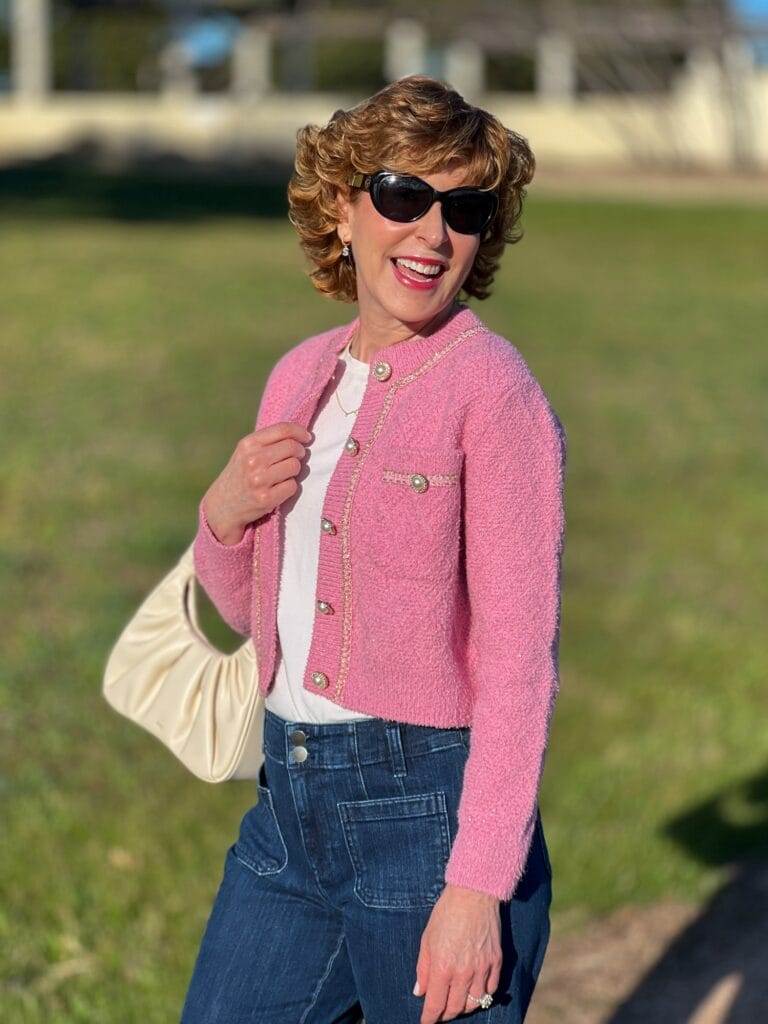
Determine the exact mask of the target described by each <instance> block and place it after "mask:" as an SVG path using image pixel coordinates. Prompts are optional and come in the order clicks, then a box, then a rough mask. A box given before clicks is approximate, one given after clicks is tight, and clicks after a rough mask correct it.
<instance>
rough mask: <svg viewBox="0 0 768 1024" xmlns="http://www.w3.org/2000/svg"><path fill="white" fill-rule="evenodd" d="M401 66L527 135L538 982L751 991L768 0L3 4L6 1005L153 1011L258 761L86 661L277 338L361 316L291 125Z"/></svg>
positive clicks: (761, 956) (653, 991)
mask: <svg viewBox="0 0 768 1024" xmlns="http://www.w3.org/2000/svg"><path fill="white" fill-rule="evenodd" d="M415 72H424V73H427V74H431V75H433V76H435V77H439V78H441V79H443V80H445V81H447V82H449V83H450V84H451V85H452V86H453V87H455V88H457V89H458V90H459V91H460V92H461V93H462V94H463V95H465V96H466V97H467V99H469V100H470V101H472V102H475V103H478V104H479V105H481V106H484V107H486V108H487V109H489V110H491V111H492V112H493V113H495V114H496V115H497V116H498V117H500V118H501V120H502V121H503V122H504V123H505V124H506V125H507V126H508V127H510V128H513V129H514V130H516V131H518V132H520V133H521V134H523V135H524V136H525V137H526V138H527V139H528V140H529V142H530V144H531V146H532V148H533V150H534V153H535V154H536V158H537V173H536V177H535V179H534V182H533V183H532V185H531V186H530V188H529V190H528V193H529V194H528V198H527V200H526V206H525V212H524V215H523V226H524V229H525V235H524V238H523V240H522V242H521V243H520V244H518V245H516V246H514V247H512V248H511V249H510V250H509V252H508V253H507V254H506V255H505V258H504V261H503V264H502V268H501V271H500V273H499V275H498V277H497V280H496V283H495V286H494V293H493V295H492V297H491V298H490V299H489V300H488V301H486V302H484V303H478V302H473V303H472V305H473V307H474V308H475V309H476V311H477V312H478V313H479V315H481V316H482V317H483V318H484V319H485V320H486V322H487V323H488V324H489V326H491V327H492V328H493V329H494V330H498V331H499V332H500V333H502V334H503V335H505V336H506V337H507V338H509V339H510V340H511V341H512V342H513V343H514V344H515V345H516V346H517V347H518V349H519V350H520V351H521V352H522V354H523V356H524V357H525V359H526V360H527V361H528V363H529V365H530V366H531V368H532V369H533V371H534V373H535V374H536V376H537V378H538V379H539V381H540V382H541V384H542V386H543V387H544V389H545V391H546V392H547V394H548V396H549V398H550V400H551V402H552V405H553V406H554V408H555V410H556V411H557V413H558V415H559V417H560V418H561V420H562V421H563V423H564V424H565V427H566V430H567V432H568V438H569V453H568V473H567V482H566V502H567V517H568V532H567V538H566V550H565V556H564V564H563V620H562V629H563V632H562V638H561V676H562V679H561V694H560V699H559V702H558V707H557V711H556V714H555V719H554V723H553V730H552V737H551V742H550V747H549V751H548V756H547V764H546V769H545V775H544V783H543V787H542V793H541V806H542V817H543V820H544V824H545V829H546V832H547V837H548V840H549V844H550V853H551V859H552V862H553V868H554V874H555V878H554V893H555V900H554V905H553V934H552V941H551V943H550V948H549V953H548V956H547V959H546V961H545V966H544V970H543V973H542V976H541V980H540V983H539V987H538V989H537V992H536V994H535V998H534V1003H533V1007H532V1009H531V1012H530V1015H529V1018H528V1019H529V1020H530V1021H532V1024H554V1022H562V1024H597V1022H604V1024H630V1022H635V1021H637V1022H640V1021H642V1022H644V1024H647V1022H651V1021H652V1022H654V1024H656V1022H658V1024H667V1022H669V1024H721V1022H728V1024H760V1022H763V1021H765V1020H767V1019H768V1011H767V1010H766V1007H768V967H766V957H765V949H766V946H767V945H768V730H766V726H765V710H766V703H767V702H766V697H767V696H768V684H767V682H766V676H767V675H768V651H767V650H766V644H765V618H766V614H765V613H766V598H767V597H768V593H767V591H768V582H767V581H768V572H766V569H768V564H767V563H768V557H767V552H766V544H765V540H764V536H765V523H766V514H767V513H768V497H767V495H766V487H765V465H766V455H767V454H768V401H766V397H767V395H768V391H767V388H768V346H767V345H766V340H768V339H766V313H768V299H767V298H766V285H765V282H766V276H767V275H766V271H768V0H731V2H726V0H722V2H708V0H707V2H693V0H690V2H674V0H667V2H661V0H659V2H655V3H654V2H640V0H638V2H635V3H624V2H617V3H611V4H608V3H605V4H593V3H589V2H587V0H583V2H579V3H575V2H571V3H566V2H563V3H535V4H534V3H518V2H512V0H509V2H506V3H497V4H492V3H484V2H482V0H478V2H475V3H473V4H471V5H468V4H466V3H455V2H452V0H443V2H434V0H432V2H430V0H424V2H422V3H420V4H418V5H414V4H411V3H409V4H406V3H399V2H389V3H375V2H372V0H371V2H358V3H355V4H351V3H335V2H322V3H321V2H309V0H304V2H300V0H294V2H279V0H272V2H268V0H265V2H262V3H259V2H250V0H240V2H235V0H232V2H229V3H225V2H221V3H216V2H209V3H193V2H188V0H185V2H182V0H165V2H161V0H154V2H152V0H144V2H129V0H111V2H109V0H0V437H2V455H3V457H2V460H1V461H0V609H1V611H2V615H0V1019H1V1020H2V1021H3V1022H4V1024H5V1022H8V1024H22V1022H23V1024H38V1022H40V1024H42V1022H46V1024H53V1022H55V1024H64V1022H66V1024H70V1022H73V1024H74V1022H78V1024H86V1022H87V1024H90V1022H94V1024H95V1022H99V1024H104V1022H110V1024H112V1022H114V1024H123V1022H125V1024H128V1022H131V1024H132V1022H138V1021H141V1022H142V1024H161V1022H162V1024H165V1022H168V1021H172V1020H176V1019H178V1015H179V1012H180V1007H181V1002H182V999H183V996H184V993H185V991H186V985H187V983H188V980H189V976H190V974H191V970H192V966H193V960H194V956H195V955H196V952H197V948H198V944H199V940H200V937H201V934H202V929H203V927H204V925H205V921H206V919H207V915H208V913H209V910H210V905H211V902H212V900H213V897H214V895H215V891H216V888H217V886H218V882H219V879H220V874H221V870H222V868H223V862H224V856H225V853H226V850H227V848H228V846H229V845H230V843H231V842H233V841H234V838H235V836H236V832H237V827H238V825H239V821H240V818H241V816H242V814H243V813H244V812H245V810H246V809H247V808H248V807H249V806H250V805H251V803H252V802H253V799H254V796H253V792H252V786H251V785H250V784H249V783H242V782H239V783H230V784H229V785H227V786H220V787H206V786H205V785H204V784H203V783H201V782H198V781H197V780H195V779H194V778H193V777H192V776H191V775H188V774H187V773H186V772H185V770H184V769H183V768H182V767H181V766H180V765H179V764H178V763H177V762H176V761H175V760H174V759H173V758H172V757H171V755H170V754H168V753H167V752H166V751H165V749H164V748H162V747H161V746H160V745H159V744H158V743H157V742H156V741H155V740H153V739H152V738H151V737H150V736H148V735H146V734H144V733H142V732H141V731H140V730H139V729H138V728H136V727H135V726H132V725H131V724H130V723H128V722H126V721H125V720H122V719H119V718H118V716H117V715H116V714H115V713H114V712H112V710H111V709H110V708H109V707H108V706H107V704H106V702H105V701H104V700H103V698H102V697H101V692H100V688H101V679H102V673H103V669H104V665H105V661H106V657H107V654H108V651H109V649H110V647H111V645H112V644H113V643H114V641H115V640H116V638H117V636H118V634H119V632H120V630H121V629H122V627H123V626H124V624H125V623H126V622H127V620H128V618H129V617H130V615H131V614H132V613H133V611H134V610H135V608H136V607H137V606H138V604H139V603H140V601H141V600H142V599H143V598H144V596H145V595H146V594H147V592H148V591H149V590H150V588H151V587H152V586H154V584H155V583H156V582H157V581H158V580H159V579H160V577H161V575H163V574H164V573H165V572H167V571H168V570H169V569H170V568H171V566H172V565H173V564H174V563H175V561H176V559H177V558H178V557H179V556H180V554H181V552H182V551H183V550H184V548H186V547H187V545H188V544H189V543H190V542H191V540H192V537H193V536H194V531H195V528H196V514H197V504H198V502H199V500H200V497H201V496H202V494H203V492H204V491H205V490H206V489H207V487H208V486H209V484H210V483H211V481H212V480H213V479H214V478H215V476H217V475H218V473H219V472H220V471H221V469H222V468H223V466H224V465H225V463H226V461H227V460H228V458H229V456H230V455H231V452H232V450H233V448H234V445H235V443H236V442H237V440H238V439H239V438H240V437H241V436H242V435H243V434H245V433H247V432H248V431H249V430H251V429H252V427H253V422H254V419H255V415H256V409H257V407H258V401H259V398H260V394H261V389H262V387H263V383H264V381H265V379H266V375H267V373H268V371H269V370H270V369H271V367H272V365H273V364H274V362H275V360H276V359H277V358H278V357H279V356H280V355H281V354H282V353H283V352H285V351H286V350H287V349H288V348H290V347H292V346H293V345H295V344H296V343H297V342H299V341H300V340H302V339H303V338H305V337H307V336H308V335H310V334H313V333H317V332H319V331H321V330H323V329H325V328H326V327H330V326H333V325H335V324H341V323H344V322H348V321H349V320H350V319H352V317H353V316H354V315H355V312H356V310H355V308H354V307H351V306H342V305H339V304H337V303H334V302H331V301H328V300H324V299H322V298H321V297H319V296H318V295H316V294H315V293H314V291H313V289H312V287H311V285H310V283H309V281H308V280H307V278H306V274H307V270H308V269H309V268H308V266H307V264H306V263H305V261H304V260H303V258H302V256H301V253H300V250H299V248H298V244H297V240H296V237H295V234H294V232H293V229H292V228H291V226H290V224H289V222H288V220H287V204H286V196H285V190H286V185H287V181H288V177H289V175H290V173H291V169H292V160H293V148H294V142H295V133H296V131H297V129H298V128H299V127H301V126H302V125H304V124H306V123H309V122H312V123H324V122H326V121H327V120H328V118H329V117H330V116H331V114H332V113H333V112H334V110H336V109H337V108H338V107H342V106H343V107H348V106H351V105H353V104H354V103H356V102H358V101H359V100H361V99H363V98H365V97H366V96H368V95H370V94H371V93H372V92H374V91H375V90H376V89H378V88H380V87H381V86H383V85H384V84H386V83H387V82H389V81H393V80H395V79H397V78H399V77H401V76H404V75H407V74H410V73H415ZM199 596H200V601H201V605H202V608H203V620H204V623H205V626H206V631H207V632H208V634H209V636H210V637H211V638H212V640H213V641H214V642H215V643H217V644H218V645H219V646H220V647H221V649H222V650H234V649H235V648H236V647H237V646H239V643H240V642H241V638H239V637H237V636H235V635H234V634H232V633H230V632H229V630H228V629H227V627H226V626H225V625H224V624H223V623H222V622H221V621H220V620H219V619H218V617H217V615H216V614H215V611H214V610H213V608H212V607H211V606H210V604H209V603H208V602H207V599H206V598H205V596H204V595H203V594H202V592H200V591H199ZM287 952H288V951H287Z"/></svg>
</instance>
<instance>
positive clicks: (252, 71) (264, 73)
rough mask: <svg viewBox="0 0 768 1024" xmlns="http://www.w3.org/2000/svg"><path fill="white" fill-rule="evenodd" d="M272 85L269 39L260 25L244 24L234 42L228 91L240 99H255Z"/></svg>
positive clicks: (270, 39) (270, 42) (270, 41)
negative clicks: (230, 90) (230, 86)
mask: <svg viewBox="0 0 768 1024" xmlns="http://www.w3.org/2000/svg"><path fill="white" fill-rule="evenodd" d="M271 88H272V38H271V36H270V33H269V32H267V31H266V30H265V29H263V28H262V27H261V26H260V25H246V26H245V27H244V29H243V31H242V32H241V33H240V35H239V36H238V37H237V41H236V42H235V50H234V54H233V57H232V91H233V92H234V93H235V95H236V96H237V97H238V98H240V99H246V100H247V99H250V98H258V97H259V96H263V95H264V94H265V93H267V92H269V91H270V90H271Z"/></svg>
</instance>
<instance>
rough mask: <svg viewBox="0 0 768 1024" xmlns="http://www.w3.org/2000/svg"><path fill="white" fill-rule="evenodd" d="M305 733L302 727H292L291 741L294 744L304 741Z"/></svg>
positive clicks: (305, 738)
mask: <svg viewBox="0 0 768 1024" xmlns="http://www.w3.org/2000/svg"><path fill="white" fill-rule="evenodd" d="M306 740H307V734H306V733H305V732H304V730H303V729H294V730H293V732H292V733H291V741H292V742H293V743H295V744H297V745H298V744H300V743H306Z"/></svg>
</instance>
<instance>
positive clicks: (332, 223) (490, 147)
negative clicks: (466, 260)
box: [288, 75, 536, 302]
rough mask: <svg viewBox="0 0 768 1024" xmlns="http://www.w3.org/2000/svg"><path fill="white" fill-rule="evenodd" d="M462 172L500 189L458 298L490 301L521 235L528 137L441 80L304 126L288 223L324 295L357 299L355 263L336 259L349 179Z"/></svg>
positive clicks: (408, 84) (398, 86)
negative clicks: (453, 168) (508, 251)
mask: <svg viewBox="0 0 768 1024" xmlns="http://www.w3.org/2000/svg"><path fill="white" fill-rule="evenodd" d="M455 163H460V164H461V166H466V168H467V173H466V175H465V178H464V180H465V181H466V182H467V183H469V184H473V185H478V186H479V187H481V188H490V189H495V190H497V191H498V194H499V208H498V210H497V213H496V215H495V217H494V218H493V220H492V221H491V223H490V224H489V225H488V227H487V228H486V229H485V231H484V232H483V235H482V237H481V239H480V247H479V249H478V251H477V255H476V257H475V261H474V263H473V265H472V269H471V270H470V272H469V274H468V275H467V277H466V278H465V280H464V283H463V285H462V288H461V291H460V293H459V298H464V297H465V296H466V297H469V296H474V297H475V298H477V299H486V298H488V296H489V295H490V286H491V284H492V282H493V278H494V275H495V273H496V271H497V270H498V267H499V263H500V261H501V255H502V253H503V251H504V246H505V245H508V244H514V243H515V242H518V241H519V240H520V239H521V238H522V235H523V232H522V229H521V228H519V226H518V221H519V219H520V215H521V213H522V205H523V199H524V198H525V195H526V190H525V186H526V185H527V184H529V182H530V181H531V180H532V178H533V172H534V169H535V166H536V163H535V160H534V156H533V153H532V152H531V149H530V147H529V145H528V142H527V140H526V139H524V138H523V137H522V136H521V135H518V134H517V133H516V132H513V131H511V130H510V129H508V128H505V127H504V125H503V124H502V123H501V122H500V121H499V120H498V118H496V117H494V116H493V115H492V114H490V113H488V111H487V110H483V109H482V108H481V107H475V106H472V105H471V104H470V103H468V102H467V101H466V100H465V99H464V98H463V97H462V96H461V95H460V94H459V93H458V92H456V91H455V90H454V89H452V88H451V86H450V85H449V84H448V83H447V82H443V81H441V80H439V79H435V78H430V77H429V76H427V75H407V76H406V77H404V78H399V79H397V81H395V82H392V83H391V84H390V85H387V86H385V87H384V88H383V89H380V90H379V91H378V92H376V93H374V94H373V96H371V97H370V98H368V99H366V100H364V101H363V102H361V103H358V104H357V105H356V106H354V107H352V108H351V109H350V110H337V111H336V113H335V114H334V115H333V117H332V118H331V119H330V121H329V122H328V124H326V125H323V126H320V125H315V124H308V125H305V126H304V127H303V128H300V129H299V130H298V132H297V133H296V156H295V166H294V170H293V174H292V175H291V178H290V181H289V183H288V219H289V220H290V222H291V223H292V224H293V226H294V227H295V228H296V230H297V231H298V234H299V243H300V245H301V248H302V250H303V252H304V253H305V255H306V256H307V257H308V258H309V260H310V263H311V264H313V269H311V270H310V271H309V278H310V280H311V281H312V284H313V285H314V287H315V288H316V289H317V291H319V292H320V293H321V294H323V295H325V296H327V297H329V298H333V299H339V300H341V301H342V302H356V301H357V282H356V279H355V270H354V266H351V265H350V264H349V261H348V260H345V259H343V258H342V256H341V240H340V238H339V236H338V234H337V231H336V229H337V226H338V223H339V220H340V219H341V218H340V216H339V210H338V207H337V203H336V190H337V189H338V190H339V191H340V192H341V193H342V195H346V196H349V197H350V199H351V201H352V202H354V201H355V198H356V196H357V195H359V194H360V190H359V189H358V188H356V187H355V188H353V187H352V186H350V185H347V180H348V178H349V177H350V175H351V174H353V173H354V172H356V171H360V172H362V173H364V174H372V173H373V172H375V171H378V170H380V169H381V168H385V169H387V170H401V171H407V172H409V173H413V174H431V173H435V172H438V171H440V170H441V169H443V168H445V167H446V165H449V164H455Z"/></svg>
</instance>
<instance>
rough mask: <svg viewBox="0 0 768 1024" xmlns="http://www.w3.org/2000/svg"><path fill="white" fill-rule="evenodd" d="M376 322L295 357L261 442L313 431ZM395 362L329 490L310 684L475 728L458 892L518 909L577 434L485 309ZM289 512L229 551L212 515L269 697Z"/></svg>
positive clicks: (391, 710) (202, 521) (402, 347)
mask: <svg viewBox="0 0 768 1024" xmlns="http://www.w3.org/2000/svg"><path fill="white" fill-rule="evenodd" d="M358 319H359V318H357V317H356V318H355V319H354V320H352V321H351V322H349V323H348V324H345V325H343V326H342V327H337V328H334V329H332V330H329V331H324V332H323V333H321V334H317V335H313V336H312V337H309V338H307V339H305V340H304V341H302V342H300V343H299V344H297V345H295V346H294V347H293V348H291V349H290V350H289V351H287V352H286V353H285V354H284V355H283V356H282V357H281V358H280V359H279V360H278V361H277V363H276V364H275V366H274V368H273V369H272V372H271V373H270V375H269V378H268V380H267V383H266V386H265V388H264V392H263V395H262V400H261V404H260V408H259V412H258V416H257V420H256V428H259V427H263V426H266V425H267V424H270V423H275V422H277V421H282V420H292V421H295V422H297V423H300V424H302V426H305V427H306V426H308V424H309V423H310V421H311V419H312V417H313V414H314V412H315V409H316V407H317V404H318V401H319V399H320V396H321V395H322V393H323V390H324V389H325V387H326V385H327V384H328V382H329V381H330V379H331V377H332V375H333V372H334V369H335V367H336V362H337V353H339V352H340V351H341V349H342V348H343V347H344V345H345V344H346V342H347V340H348V339H349V337H350V336H351V332H352V331H353V330H354V329H355V327H356V325H357V323H358ZM378 357H379V358H376V359H374V361H373V362H372V363H371V372H370V376H369V379H368V382H367V385H366V390H365V393H364V396H363V399H362V402H361V404H360V407H359V410H358V412H357V415H356V417H355V419H354V423H353V424H351V426H350V436H349V439H348V441H347V443H346V446H345V449H344V452H343V454H342V455H341V456H340V458H339V461H338V463H337V465H336V468H335V470H334V472H333V475H332V476H331V479H330V481H329V484H328V489H327V492H326V497H325V504H324V507H323V518H322V521H321V524H320V529H321V533H320V552H319V563H318V576H317V587H316V593H315V599H316V602H317V609H318V611H317V616H316V620H315V624H314V631H313V636H312V642H311V646H310V651H309V657H308V660H307V664H306V669H305V674H304V679H303V683H302V685H303V686H304V687H305V688H306V689H307V690H310V691H311V692H313V693H319V694H321V695H322V696H323V697H325V698H327V699H328V700H330V701H334V702H335V703H337V704H339V705H341V706H342V707H345V708H349V709H351V710H354V711H360V712H363V713H365V714H368V715H376V716H379V717H381V718H390V719H395V720H398V721H403V722H412V723H415V724H421V725H437V726H458V725H470V726H471V732H470V750H469V756H468V759H467V762H466V767H465V771H464V780H463V786H462V792H461V798H460V802H459V808H458V818H459V829H458V832H457V834H456V838H455V841H454V843H453V846H452V849H451V854H450V858H449V860H448V863H447V865H446V869H445V880H446V882H450V883H453V884H455V885H460V886H465V887H467V888H471V889H477V890H480V891H484V892H489V893H492V894H493V895H495V896H497V897H498V898H499V899H502V900H506V899H509V898H510V897H511V896H512V895H513V893H514V891H515V888H516V886H517V883H518V882H519V880H520V877H521V875H522V872H523V869H524V867H525V860H526V857H527V853H528V849H529V846H530V843H531V840H532V836H533V828H534V824H535V817H536V805H537V798H538V788H539V782H540V778H541V772H542V768H543V760H544V752H545V749H546V744H547V739H548V734H549V725H550V720H551V714H552V710H553V706H554V702H555V697H556V694H557V691H558V687H559V675H558V671H559V669H558V648H559V633H560V576H561V559H562V550H563V541H564V531H565V517H564V504H563V483H564V471H565V456H566V437H565V432H564V430H563V427H562V424H561V423H560V420H559V419H558V417H557V416H556V414H555V412H554V411H553V409H552V407H551V406H550V404H549V402H548V400H547V397H546V395H545V393H544V392H543V390H542V388H541V387H540V385H539V384H538V383H537V381H536V379H535V378H534V376H533V374H532V373H531V370H530V369H529V368H528V366H527V364H526V363H525V361H524V359H523V357H522V356H521V354H520V353H519V351H518V350H517V349H516V348H515V346H514V345H512V344H511V343H510V342H509V341H507V340H506V339H504V338H503V337H501V336H500V335H498V334H495V333H493V332H492V331H491V330H490V329H489V328H488V327H487V326H486V325H485V324H484V323H483V322H482V320H480V319H479V317H478V316H477V315H476V314H475V313H474V312H473V311H472V310H471V309H470V308H469V307H468V306H467V305H464V304H461V305H459V306H458V309H457V312H455V313H454V314H453V315H452V316H451V317H450V318H449V319H448V320H447V322H445V323H444V324H443V325H442V326H441V327H440V328H439V329H438V330H437V331H435V332H434V333H433V334H431V335H427V336H424V335H415V336H414V337H411V338H408V339H407V340H406V341H401V342H397V343H396V344H394V345H391V346H389V347H387V348H386V349H385V350H383V351H380V352H379V353H378ZM310 444H311V442H310ZM414 474H415V475H414ZM425 485H426V486H425ZM280 515H281V506H279V505H278V506H277V507H276V508H275V509H273V511H272V512H270V513H268V514H266V515H264V516H263V517H261V518H260V519H258V520H256V521H255V522H253V523H250V524H249V525H248V526H247V527H246V530H245V533H244V535H243V538H242V540H241V541H240V542H239V543H238V544H235V545H232V546H227V545H224V544H223V543H221V542H220V541H219V540H218V539H217V538H216V536H215V535H214V533H213V532H212V530H211V528H210V526H209V524H208V523H207V521H206V518H205V514H204V512H203V507H202V501H201V502H200V505H199V507H198V532H197V536H196V538H195V548H194V555H195V567H196V572H197V574H198V578H199V580H200V583H201V584H202V586H203V588H204V589H205V591H206V593H207V594H208V595H209V596H210V598H211V600H212V601H213V603H214V604H215V605H216V607H217V608H218V610H219V612H220V613H221V615H222V617H223V618H224V619H225V621H226V622H228V623H229V625H231V626H232V628H233V629H235V630H236V631H237V632H239V633H240V634H242V635H243V636H251V637H252V638H253V643H254V645H255V653H256V658H257V663H258V667H259V673H260V688H261V692H262V693H264V694H266V693H268V692H269V688H270V687H271V685H272V682H273V679H274V670H275V661H276V650H277V643H278V642H279V640H278V636H277V624H276V609H277V596H278V587H279V580H280V568H279V559H280V543H279V538H280V536H281V531H280Z"/></svg>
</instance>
